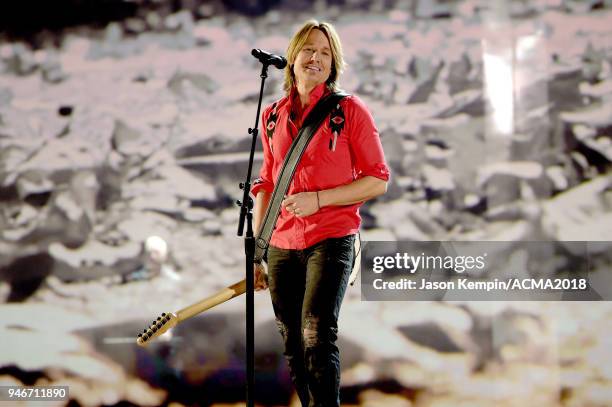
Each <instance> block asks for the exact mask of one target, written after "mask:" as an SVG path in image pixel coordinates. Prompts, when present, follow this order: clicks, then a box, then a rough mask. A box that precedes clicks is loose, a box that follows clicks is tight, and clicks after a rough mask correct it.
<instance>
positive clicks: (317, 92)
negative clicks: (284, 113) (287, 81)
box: [289, 82, 329, 111]
mask: <svg viewBox="0 0 612 407" xmlns="http://www.w3.org/2000/svg"><path fill="white" fill-rule="evenodd" d="M328 92H329V90H328V89H327V84H326V83H325V82H323V83H321V84H319V85H317V86H315V88H314V89H313V90H312V91H311V92H310V101H309V103H308V106H307V107H306V108H305V110H307V109H310V108H312V107H313V106H314V105H316V104H317V102H318V101H319V100H320V99H321V98H322V97H323V95H325V94H327V93H328ZM289 103H290V104H291V105H293V103H297V106H295V107H297V109H296V110H297V111H301V110H302V105H301V104H300V103H299V95H298V91H297V87H295V86H294V87H293V88H291V93H290V94H289Z"/></svg>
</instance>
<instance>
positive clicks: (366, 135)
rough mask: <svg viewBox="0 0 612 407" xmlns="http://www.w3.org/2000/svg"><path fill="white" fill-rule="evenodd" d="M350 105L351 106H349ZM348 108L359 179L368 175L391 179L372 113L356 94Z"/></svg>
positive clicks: (350, 134)
mask: <svg viewBox="0 0 612 407" xmlns="http://www.w3.org/2000/svg"><path fill="white" fill-rule="evenodd" d="M347 107H349V106H347ZM346 110H347V116H348V117H347V124H348V126H350V127H349V137H350V146H351V154H352V156H353V157H352V158H353V163H354V167H355V173H356V176H357V179H359V178H363V177H366V176H372V177H376V178H380V179H382V180H384V181H388V180H389V175H390V172H389V167H388V166H387V163H386V161H385V154H384V151H383V148H382V144H381V143H380V135H379V134H378V129H377V128H376V125H375V123H374V118H373V117H372V114H371V113H370V111H369V110H368V108H367V107H366V105H365V104H364V103H363V101H361V99H359V98H358V97H356V96H352V97H351V100H350V107H349V108H347V109H346Z"/></svg>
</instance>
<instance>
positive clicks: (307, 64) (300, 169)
mask: <svg viewBox="0 0 612 407" xmlns="http://www.w3.org/2000/svg"><path fill="white" fill-rule="evenodd" d="M287 60H288V65H287V67H286V68H285V83H284V89H285V92H286V96H285V97H283V98H282V99H280V100H279V101H277V102H275V103H273V104H272V105H270V106H268V107H267V108H266V109H265V110H264V113H263V118H262V126H263V131H262V143H263V150H264V163H263V166H262V168H261V171H260V176H259V178H258V179H257V180H256V181H255V182H254V186H253V188H252V191H251V192H252V193H253V195H254V196H255V197H256V199H255V211H254V227H255V230H256V231H257V230H258V229H259V226H260V224H261V221H262V219H263V218H264V215H265V212H266V209H267V207H268V204H269V201H270V197H271V194H272V191H273V190H274V183H275V181H276V179H277V177H278V174H279V171H280V169H281V167H282V164H283V160H284V158H285V155H286V154H287V151H288V150H289V147H290V146H291V143H292V141H293V139H294V138H295V137H296V136H297V134H298V131H299V129H300V127H301V126H302V123H303V121H304V119H305V118H306V116H307V115H308V113H309V112H310V111H311V110H312V108H313V107H314V106H315V105H316V104H317V102H318V101H319V100H320V99H321V98H322V97H324V96H326V95H327V94H329V93H330V92H336V91H338V89H339V85H338V78H339V76H340V73H341V72H342V70H343V66H344V60H343V55H342V46H341V43H340V39H339V37H338V34H337V33H336V30H335V29H334V27H333V26H332V25H331V24H329V23H319V22H317V21H315V20H311V21H308V22H306V23H305V24H304V25H303V26H302V27H301V28H300V29H299V30H298V31H297V32H296V34H295V35H294V36H293V38H292V39H291V41H290V43H289V46H288V49H287ZM388 179H389V169H388V167H387V165H386V163H385V159H384V155H383V150H382V146H381V144H380V140H379V135H378V131H377V130H376V127H375V125H374V120H373V118H372V116H371V114H370V113H369V111H368V110H367V108H366V106H365V105H364V103H363V102H362V101H361V100H360V99H359V98H357V97H356V96H347V97H345V98H344V99H342V101H341V102H340V103H339V104H338V105H337V106H336V107H335V108H334V109H333V110H332V111H331V112H330V114H329V116H328V118H326V119H325V120H324V121H323V125H321V127H320V128H319V129H318V130H317V132H316V133H315V135H314V137H313V139H312V140H311V142H310V144H309V145H308V147H307V148H306V150H305V151H304V154H303V156H302V159H301V161H300V163H299V164H298V166H297V168H296V171H295V174H294V177H293V180H292V182H291V184H290V186H289V190H288V192H287V196H286V197H285V199H284V200H283V202H282V207H281V212H280V214H279V218H278V220H277V222H276V228H275V230H274V233H273V235H272V238H271V240H270V246H269V248H268V284H269V287H270V296H271V299H272V305H273V307H274V312H275V315H276V320H277V324H278V328H279V331H280V333H281V335H282V337H283V342H284V347H285V349H284V355H285V357H286V359H287V362H288V364H289V370H290V373H291V378H292V381H293V383H294V385H295V387H296V390H297V393H298V396H299V398H300V401H301V402H302V405H303V406H326V407H329V406H339V405H340V398H339V387H340V356H339V350H338V348H337V346H336V344H335V343H336V339H337V332H338V326H337V321H338V315H339V312H340V305H341V303H342V299H343V297H344V293H345V290H346V286H347V281H348V277H349V274H350V272H351V269H352V265H353V261H354V256H355V253H354V249H353V247H354V246H353V245H354V242H355V235H356V234H357V233H358V231H359V226H360V223H361V218H360V216H359V207H360V206H361V205H362V204H363V202H364V201H366V200H368V199H372V198H374V197H376V196H379V195H381V194H384V193H385V192H386V189H387V181H388ZM263 273H264V271H263V269H262V267H261V265H255V280H256V285H255V286H256V289H263V288H265V287H266V282H265V279H264V278H263Z"/></svg>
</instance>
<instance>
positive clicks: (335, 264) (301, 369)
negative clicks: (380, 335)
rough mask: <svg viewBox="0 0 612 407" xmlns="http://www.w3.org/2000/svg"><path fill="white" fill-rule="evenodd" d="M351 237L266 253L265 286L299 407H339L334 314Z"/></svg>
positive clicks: (346, 270)
mask: <svg viewBox="0 0 612 407" xmlns="http://www.w3.org/2000/svg"><path fill="white" fill-rule="evenodd" d="M354 242H355V236H354V235H350V236H344V237H340V238H331V239H326V240H323V241H321V242H319V243H317V244H314V245H312V246H311V247H308V248H306V249H304V250H285V249H279V248H276V247H273V246H270V247H269V249H268V283H269V286H270V296H271V298H272V306H273V307H274V313H275V314H276V322H277V324H278V329H279V331H280V333H281V335H282V337H283V342H284V347H285V349H284V355H285V358H286V359H287V363H288V364H289V371H290V373H291V380H292V381H293V384H294V386H295V388H296V390H297V393H298V396H299V397H300V401H301V402H302V406H304V407H306V406H308V407H314V406H325V407H332V406H340V353H339V351H338V347H337V346H336V339H337V338H338V314H339V312H340V305H341V304H342V299H343V298H344V293H345V291H346V286H347V282H348V278H349V276H350V274H351V270H352V267H353V262H354V257H355V253H354V246H353V245H354Z"/></svg>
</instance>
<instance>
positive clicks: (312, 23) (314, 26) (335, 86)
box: [283, 20, 345, 95]
mask: <svg viewBox="0 0 612 407" xmlns="http://www.w3.org/2000/svg"><path fill="white" fill-rule="evenodd" d="M312 30H319V31H321V32H322V33H323V34H325V36H326V37H327V40H328V41H329V45H330V47H331V55H332V65H331V73H330V74H329V78H328V79H327V81H326V82H325V83H326V84H327V87H328V88H329V89H330V90H331V91H332V92H336V91H338V90H340V82H339V78H340V74H341V73H342V72H343V71H344V66H345V63H344V57H343V55H342V44H341V43H340V37H339V36H338V33H337V32H336V29H335V28H334V26H333V25H331V24H330V23H326V22H318V21H317V20H308V21H306V22H305V23H304V25H303V26H302V27H301V28H300V29H299V30H297V32H296V33H295V34H294V35H293V38H291V41H289V46H288V47H287V66H286V67H285V82H284V84H283V89H284V90H285V92H286V93H287V95H288V94H289V92H291V89H292V88H293V87H294V86H295V75H294V73H293V64H294V63H295V59H296V58H297V55H298V53H299V52H300V51H301V50H302V47H303V46H304V44H305V43H306V40H307V39H308V36H309V35H310V33H311V32H312Z"/></svg>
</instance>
